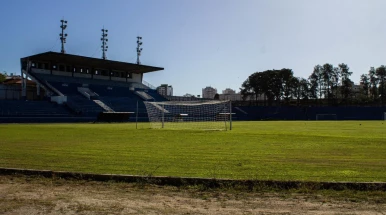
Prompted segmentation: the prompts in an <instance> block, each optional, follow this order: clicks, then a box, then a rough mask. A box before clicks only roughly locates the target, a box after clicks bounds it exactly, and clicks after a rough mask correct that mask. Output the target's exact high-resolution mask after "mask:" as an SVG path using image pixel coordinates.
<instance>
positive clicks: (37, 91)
mask: <svg viewBox="0 0 386 215" xmlns="http://www.w3.org/2000/svg"><path fill="white" fill-rule="evenodd" d="M36 95H37V96H40V84H37V85H36Z"/></svg>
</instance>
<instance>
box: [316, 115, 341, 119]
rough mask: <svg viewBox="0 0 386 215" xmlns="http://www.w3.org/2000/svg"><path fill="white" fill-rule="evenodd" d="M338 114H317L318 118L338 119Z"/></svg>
mask: <svg viewBox="0 0 386 215" xmlns="http://www.w3.org/2000/svg"><path fill="white" fill-rule="evenodd" d="M337 119H338V117H337V115H336V114H316V120H337Z"/></svg>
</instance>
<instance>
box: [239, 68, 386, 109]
mask: <svg viewBox="0 0 386 215" xmlns="http://www.w3.org/2000/svg"><path fill="white" fill-rule="evenodd" d="M351 75H352V72H351V71H350V68H349V67H348V65H347V64H344V63H341V64H339V65H338V66H333V65H332V64H329V63H326V64H324V65H316V66H315V67H314V70H313V72H312V73H311V75H310V76H309V77H308V79H305V78H301V77H295V76H294V74H293V71H292V70H291V69H287V68H284V69H281V70H266V71H263V72H255V73H253V74H251V75H250V76H249V77H248V78H247V80H245V81H244V82H243V84H242V85H241V88H240V90H241V94H242V95H243V98H244V99H245V98H247V97H250V96H252V97H254V98H255V104H256V105H258V98H261V97H263V98H264V99H263V101H262V102H263V104H264V105H269V106H271V105H291V104H292V105H293V104H296V105H358V104H366V105H379V104H382V105H384V104H385V103H386V95H385V93H386V67H385V66H380V67H378V68H376V69H375V68H374V67H372V68H371V69H370V71H369V72H368V74H363V75H362V76H361V80H360V86H359V87H358V86H356V85H354V82H353V81H352V80H351V79H350V76H351Z"/></svg>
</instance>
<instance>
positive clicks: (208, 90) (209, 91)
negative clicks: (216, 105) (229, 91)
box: [202, 87, 217, 99]
mask: <svg viewBox="0 0 386 215" xmlns="http://www.w3.org/2000/svg"><path fill="white" fill-rule="evenodd" d="M216 94H217V89H216V88H213V87H205V88H204V89H202V98H204V99H214V96H215V95H216Z"/></svg>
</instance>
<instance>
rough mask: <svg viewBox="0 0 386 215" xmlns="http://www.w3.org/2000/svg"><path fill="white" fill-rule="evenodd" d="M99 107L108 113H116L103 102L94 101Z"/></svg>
mask: <svg viewBox="0 0 386 215" xmlns="http://www.w3.org/2000/svg"><path fill="white" fill-rule="evenodd" d="M93 101H94V102H95V103H96V104H97V105H99V106H100V107H101V108H103V109H104V110H105V111H107V112H115V111H114V110H113V109H112V108H111V107H109V106H107V105H106V104H105V103H104V102H102V101H101V100H97V99H95V100H93Z"/></svg>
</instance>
